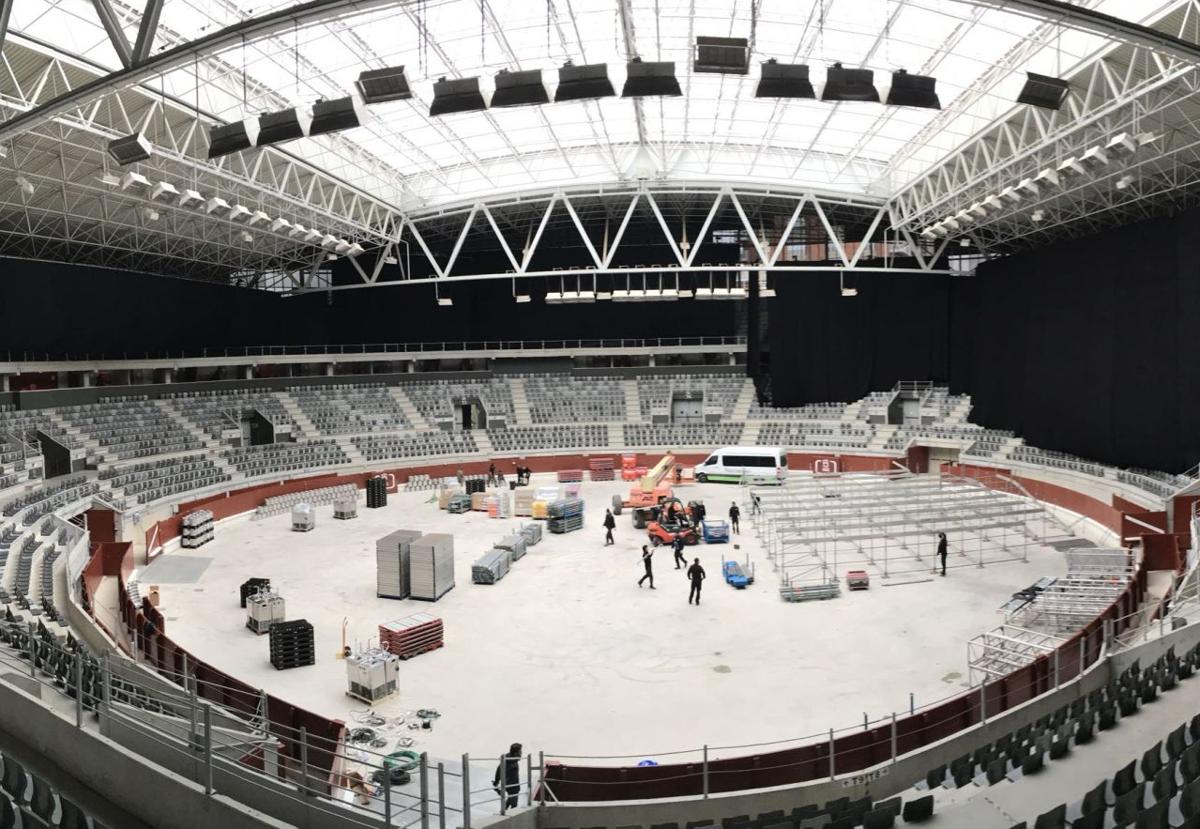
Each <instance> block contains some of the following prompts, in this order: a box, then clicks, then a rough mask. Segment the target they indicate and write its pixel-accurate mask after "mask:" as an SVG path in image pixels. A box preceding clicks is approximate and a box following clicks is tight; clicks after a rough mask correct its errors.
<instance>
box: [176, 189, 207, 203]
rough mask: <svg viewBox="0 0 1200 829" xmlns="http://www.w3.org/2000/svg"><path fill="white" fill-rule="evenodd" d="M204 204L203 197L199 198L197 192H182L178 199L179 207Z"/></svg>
mask: <svg viewBox="0 0 1200 829" xmlns="http://www.w3.org/2000/svg"><path fill="white" fill-rule="evenodd" d="M203 203H204V196H201V195H200V193H199V191H197V190H184V191H183V195H181V196H180V197H179V206H180V207H196V206H197V205H200V204H203Z"/></svg>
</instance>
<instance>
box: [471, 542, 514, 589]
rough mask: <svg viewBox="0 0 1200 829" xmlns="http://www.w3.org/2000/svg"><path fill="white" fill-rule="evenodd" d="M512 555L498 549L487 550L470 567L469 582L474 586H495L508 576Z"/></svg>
mask: <svg viewBox="0 0 1200 829" xmlns="http://www.w3.org/2000/svg"><path fill="white" fill-rule="evenodd" d="M512 558H513V555H512V553H511V552H510V551H508V550H502V549H500V548H499V547H496V548H495V549H492V550H489V551H488V552H486V553H484V554H483V555H482V556H480V557H479V558H478V560H476V562H475V563H474V564H472V565H471V581H473V582H474V583H475V584H495V583H496V582H498V581H500V579H502V578H504V577H505V576H506V575H507V574H508V568H509V565H510V564H511V563H512Z"/></svg>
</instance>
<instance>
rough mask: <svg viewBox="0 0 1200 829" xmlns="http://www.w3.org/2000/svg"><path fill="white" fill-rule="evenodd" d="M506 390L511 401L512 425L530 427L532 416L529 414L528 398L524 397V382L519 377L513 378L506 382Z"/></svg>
mask: <svg viewBox="0 0 1200 829" xmlns="http://www.w3.org/2000/svg"><path fill="white" fill-rule="evenodd" d="M508 388H509V390H510V392H511V393H512V400H513V424H514V425H516V426H532V425H533V416H532V415H531V414H530V412H529V398H528V397H526V395H525V381H524V380H523V379H521V378H520V377H513V378H512V379H510V380H509V381H508Z"/></svg>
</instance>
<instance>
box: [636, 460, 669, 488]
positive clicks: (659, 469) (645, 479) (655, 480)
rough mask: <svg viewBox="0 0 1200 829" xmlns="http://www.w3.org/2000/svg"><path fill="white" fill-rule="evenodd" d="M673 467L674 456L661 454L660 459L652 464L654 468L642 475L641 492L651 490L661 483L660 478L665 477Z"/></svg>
mask: <svg viewBox="0 0 1200 829" xmlns="http://www.w3.org/2000/svg"><path fill="white" fill-rule="evenodd" d="M674 468H675V456H674V455H663V457H662V460H660V461H659V462H658V463H656V464H654V468H653V469H650V470H648V471H647V472H646V474H645V475H643V476H642V492H653V491H654V490H655V489H657V488H658V485H659V484H660V483H662V479H663V478H665V477H667V475H668V474H669V473H670V471H671V470H672V469H674Z"/></svg>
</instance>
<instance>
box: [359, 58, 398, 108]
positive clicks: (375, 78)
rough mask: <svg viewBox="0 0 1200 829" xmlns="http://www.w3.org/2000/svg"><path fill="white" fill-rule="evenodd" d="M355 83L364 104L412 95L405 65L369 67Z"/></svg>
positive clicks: (394, 99) (380, 102)
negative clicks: (405, 72)
mask: <svg viewBox="0 0 1200 829" xmlns="http://www.w3.org/2000/svg"><path fill="white" fill-rule="evenodd" d="M354 85H355V86H356V87H358V94H359V95H361V96H362V99H363V103H364V104H383V103H387V102H388V101H403V100H405V99H407V98H411V97H412V90H411V89H409V87H408V78H407V77H406V76H405V74H404V67H403V66H388V67H385V68H383V69H369V70H367V71H366V72H363V73H362V74H361V75H359V76H358V80H357V81H355V82H354Z"/></svg>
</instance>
